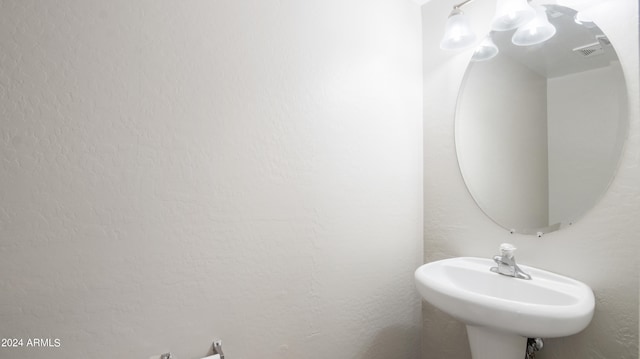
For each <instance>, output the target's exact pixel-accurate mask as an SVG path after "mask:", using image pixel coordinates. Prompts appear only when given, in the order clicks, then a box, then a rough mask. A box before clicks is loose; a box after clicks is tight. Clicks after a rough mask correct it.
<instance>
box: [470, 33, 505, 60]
mask: <svg viewBox="0 0 640 359" xmlns="http://www.w3.org/2000/svg"><path fill="white" fill-rule="evenodd" d="M498 52H500V50H498V47H497V46H496V44H495V43H494V42H493V40H492V39H491V35H487V37H485V38H484V40H482V42H481V43H480V45H479V46H478V47H477V48H476V51H475V52H474V53H473V56H472V57H471V61H487V60H491V59H492V58H494V57H496V55H498Z"/></svg>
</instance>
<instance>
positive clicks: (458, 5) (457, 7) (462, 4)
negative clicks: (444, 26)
mask: <svg viewBox="0 0 640 359" xmlns="http://www.w3.org/2000/svg"><path fill="white" fill-rule="evenodd" d="M472 1H474V0H465V1H463V2H461V3H460V4H457V5H453V8H454V9H456V10H457V9H460V8H461V7H463V6H465V5H467V4H468V3H470V2H472Z"/></svg>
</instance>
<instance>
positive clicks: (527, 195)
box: [455, 5, 628, 234]
mask: <svg viewBox="0 0 640 359" xmlns="http://www.w3.org/2000/svg"><path fill="white" fill-rule="evenodd" d="M544 9H545V10H546V13H547V17H548V19H549V21H550V22H551V24H553V26H554V27H555V28H556V33H555V35H553V36H552V37H551V38H550V39H548V40H546V41H545V42H543V43H541V44H537V45H530V46H517V45H514V44H513V43H512V37H513V36H514V32H515V31H516V30H512V31H506V32H492V33H491V34H490V36H491V38H492V39H493V42H494V43H495V45H496V47H497V48H498V49H499V52H498V54H497V55H495V56H494V57H492V58H490V59H488V60H482V61H478V60H473V59H472V61H471V62H470V63H469V66H468V67H467V70H466V73H465V76H464V80H463V82H462V86H461V88H460V92H459V94H458V103H457V108H456V118H455V141H456V152H457V155H458V162H459V165H460V170H461V172H462V176H463V178H464V181H465V183H466V185H467V188H468V189H469V192H470V193H471V195H472V196H473V198H474V199H475V201H476V203H477V204H478V205H479V206H480V208H481V209H482V210H483V211H484V213H486V214H487V215H488V216H489V217H490V218H491V219H493V220H494V221H495V222H496V223H498V224H499V225H501V226H503V227H504V228H506V229H508V230H511V231H513V232H518V233H525V234H532V233H538V232H542V233H547V232H550V231H554V230H557V229H559V228H562V227H564V226H566V225H571V224H572V223H573V222H574V221H575V220H576V219H577V218H579V217H581V216H582V215H583V214H584V213H585V212H586V211H588V210H589V209H590V208H592V207H593V206H594V204H596V202H597V201H598V200H599V198H600V197H601V196H602V195H603V194H604V192H605V191H606V189H607V188H608V186H609V183H610V182H611V180H612V179H613V177H614V175H615V172H616V169H617V166H618V163H619V160H620V157H621V153H622V148H623V144H624V141H625V139H626V137H627V130H628V117H627V102H626V87H625V82H624V76H623V73H622V68H621V67H620V63H619V61H618V57H617V55H616V52H615V50H614V48H613V46H612V45H611V43H610V42H609V39H608V38H607V36H606V34H604V33H603V32H602V30H600V29H599V28H598V26H597V25H596V24H594V23H593V22H586V21H582V22H581V21H579V19H580V16H579V15H578V14H577V13H576V11H575V10H573V9H570V8H567V7H563V6H557V5H545V6H544ZM576 15H578V16H576ZM577 19H578V20H577Z"/></svg>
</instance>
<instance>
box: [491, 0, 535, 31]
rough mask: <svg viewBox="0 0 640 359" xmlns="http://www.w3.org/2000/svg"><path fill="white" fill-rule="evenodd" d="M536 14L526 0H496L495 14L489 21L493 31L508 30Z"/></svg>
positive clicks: (527, 20)
mask: <svg viewBox="0 0 640 359" xmlns="http://www.w3.org/2000/svg"><path fill="white" fill-rule="evenodd" d="M535 16H536V11H535V10H534V9H533V8H532V7H531V6H529V4H528V3H527V0H498V6H497V11H496V15H495V17H494V18H493V21H492V22H491V29H492V30H493V31H508V30H513V29H515V28H517V27H518V26H521V25H523V24H525V23H527V22H529V21H530V20H531V19H533V18H534V17H535Z"/></svg>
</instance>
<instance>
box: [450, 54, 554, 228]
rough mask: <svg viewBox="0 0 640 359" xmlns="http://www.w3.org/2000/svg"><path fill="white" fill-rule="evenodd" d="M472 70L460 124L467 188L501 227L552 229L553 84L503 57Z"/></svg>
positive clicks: (459, 149)
mask: <svg viewBox="0 0 640 359" xmlns="http://www.w3.org/2000/svg"><path fill="white" fill-rule="evenodd" d="M471 66H472V67H470V68H469V69H468V70H467V71H468V72H467V73H466V75H465V79H464V86H463V89H462V90H461V91H460V94H459V97H458V104H457V110H456V111H457V112H456V120H455V141H456V150H457V155H458V156H457V157H458V162H459V163H460V168H461V172H462V174H463V176H464V178H465V183H466V184H467V186H468V187H469V191H470V192H471V193H472V195H473V198H474V199H475V200H476V201H477V202H478V203H480V204H481V207H482V209H483V210H484V211H486V213H487V214H489V215H490V216H491V218H492V219H494V220H495V221H496V222H497V223H498V224H501V225H503V226H508V227H507V228H509V229H511V228H513V229H518V230H524V229H531V230H534V232H535V229H536V228H541V227H547V226H548V225H549V201H548V199H549V196H548V192H549V186H548V185H549V181H548V178H549V177H548V175H547V173H548V172H547V169H548V166H547V146H546V144H547V122H546V121H545V120H546V118H547V111H546V108H547V80H546V78H544V77H543V76H540V75H539V74H537V73H535V72H534V71H532V70H531V69H529V68H527V67H526V66H523V65H522V64H519V63H517V62H515V61H513V60H511V59H510V58H509V57H507V56H504V55H502V54H498V56H496V57H494V58H493V59H491V61H483V62H475V63H473V64H472V65H471ZM523 83H526V84H527V86H522V84H523ZM496 99H501V101H502V102H501V104H500V105H499V106H496V103H495V101H496Z"/></svg>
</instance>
